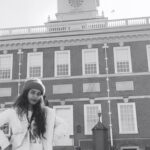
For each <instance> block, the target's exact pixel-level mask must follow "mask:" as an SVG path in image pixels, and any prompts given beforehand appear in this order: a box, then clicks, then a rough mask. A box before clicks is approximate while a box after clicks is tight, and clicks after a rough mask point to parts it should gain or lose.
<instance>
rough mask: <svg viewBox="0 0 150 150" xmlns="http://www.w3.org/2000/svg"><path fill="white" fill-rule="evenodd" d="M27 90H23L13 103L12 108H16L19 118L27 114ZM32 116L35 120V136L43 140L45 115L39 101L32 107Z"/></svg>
mask: <svg viewBox="0 0 150 150" xmlns="http://www.w3.org/2000/svg"><path fill="white" fill-rule="evenodd" d="M28 92H29V89H28V90H24V91H23V93H22V94H21V95H20V96H18V98H17V99H16V102H15V103H14V105H13V107H14V108H16V111H17V114H18V116H19V117H20V118H21V117H22V116H23V115H24V114H27V113H28V106H29V102H28V97H27V95H28ZM33 114H34V118H35V123H36V126H37V135H38V136H39V137H40V138H42V137H43V138H45V137H44V133H45V131H46V114H45V111H44V109H43V106H42V105H41V101H39V102H38V103H37V104H35V105H33Z"/></svg>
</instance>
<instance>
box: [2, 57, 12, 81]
mask: <svg viewBox="0 0 150 150" xmlns="http://www.w3.org/2000/svg"><path fill="white" fill-rule="evenodd" d="M5 56H8V57H10V60H9V62H10V78H7V79H5V78H4V79H0V80H11V79H12V71H13V54H1V55H0V58H3V57H5Z"/></svg>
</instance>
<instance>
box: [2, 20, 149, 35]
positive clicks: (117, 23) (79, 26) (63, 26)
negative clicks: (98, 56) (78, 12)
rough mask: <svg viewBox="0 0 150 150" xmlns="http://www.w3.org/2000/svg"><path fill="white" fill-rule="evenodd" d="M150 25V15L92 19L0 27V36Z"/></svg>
mask: <svg viewBox="0 0 150 150" xmlns="http://www.w3.org/2000/svg"><path fill="white" fill-rule="evenodd" d="M141 25H150V17H142V18H129V19H117V20H102V19H96V20H90V21H87V22H85V21H84V23H82V22H81V21H80V22H78V23H75V24H73V22H70V23H69V22H68V23H66V22H61V23H60V22H57V21H56V22H52V23H49V24H48V25H47V26H45V25H42V26H31V27H19V28H4V29H0V36H6V35H19V34H34V33H55V32H70V31H81V30H95V29H104V28H116V27H125V26H141Z"/></svg>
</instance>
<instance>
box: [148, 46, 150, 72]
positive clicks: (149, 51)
mask: <svg viewBox="0 0 150 150" xmlns="http://www.w3.org/2000/svg"><path fill="white" fill-rule="evenodd" d="M147 61H148V71H150V45H147Z"/></svg>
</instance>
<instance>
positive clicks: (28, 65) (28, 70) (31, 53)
mask: <svg viewBox="0 0 150 150" xmlns="http://www.w3.org/2000/svg"><path fill="white" fill-rule="evenodd" d="M33 54H40V55H41V57H42V63H41V65H40V67H41V76H40V77H43V52H30V53H28V54H27V55H28V56H27V78H32V77H30V69H29V68H30V66H31V65H30V63H29V57H30V56H31V55H33ZM40 77H39V78H40Z"/></svg>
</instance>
